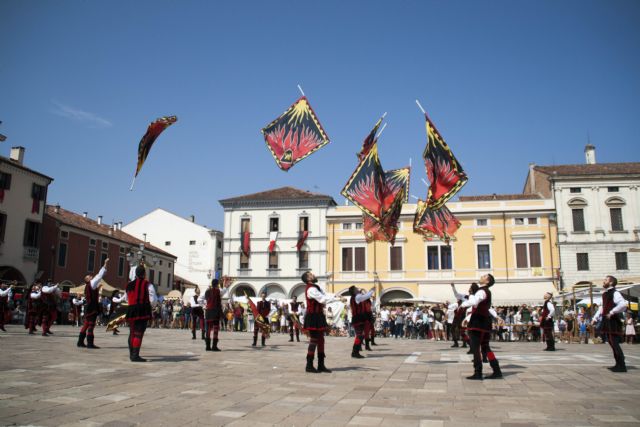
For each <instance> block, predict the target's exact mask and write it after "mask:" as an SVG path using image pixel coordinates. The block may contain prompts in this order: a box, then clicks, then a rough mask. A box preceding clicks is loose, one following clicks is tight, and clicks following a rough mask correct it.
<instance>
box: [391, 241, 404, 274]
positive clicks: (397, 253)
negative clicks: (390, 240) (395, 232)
mask: <svg viewBox="0 0 640 427" xmlns="http://www.w3.org/2000/svg"><path fill="white" fill-rule="evenodd" d="M391 271H402V246H392V247H391Z"/></svg>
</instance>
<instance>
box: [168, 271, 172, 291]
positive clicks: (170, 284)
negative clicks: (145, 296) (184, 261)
mask: <svg viewBox="0 0 640 427" xmlns="http://www.w3.org/2000/svg"><path fill="white" fill-rule="evenodd" d="M172 286H173V283H171V273H167V288H169V289H171V287H172Z"/></svg>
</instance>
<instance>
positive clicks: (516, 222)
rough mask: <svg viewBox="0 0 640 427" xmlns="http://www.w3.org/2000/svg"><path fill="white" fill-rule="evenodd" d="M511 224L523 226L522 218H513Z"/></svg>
mask: <svg viewBox="0 0 640 427" xmlns="http://www.w3.org/2000/svg"><path fill="white" fill-rule="evenodd" d="M513 223H514V224H515V225H524V218H514V219H513Z"/></svg>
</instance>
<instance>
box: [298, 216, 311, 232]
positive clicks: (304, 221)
mask: <svg viewBox="0 0 640 427" xmlns="http://www.w3.org/2000/svg"><path fill="white" fill-rule="evenodd" d="M299 231H309V217H308V216H301V217H300V229H299Z"/></svg>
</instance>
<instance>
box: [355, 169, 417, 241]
mask: <svg viewBox="0 0 640 427" xmlns="http://www.w3.org/2000/svg"><path fill="white" fill-rule="evenodd" d="M410 174H411V169H410V168H408V167H407V168H401V169H394V170H390V171H387V172H385V174H384V175H385V187H384V191H385V193H386V194H387V197H385V199H387V200H391V201H392V203H391V205H390V206H389V207H387V208H386V215H385V216H384V217H383V218H382V221H376V220H375V219H374V218H372V217H370V216H369V215H367V214H366V213H365V214H363V225H364V227H363V228H364V235H365V237H366V239H367V241H368V242H371V241H374V240H381V241H385V242H390V243H391V245H394V244H395V239H396V234H397V233H398V220H399V219H400V214H401V213H402V205H403V204H404V203H406V202H407V201H408V197H409V177H410Z"/></svg>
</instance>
